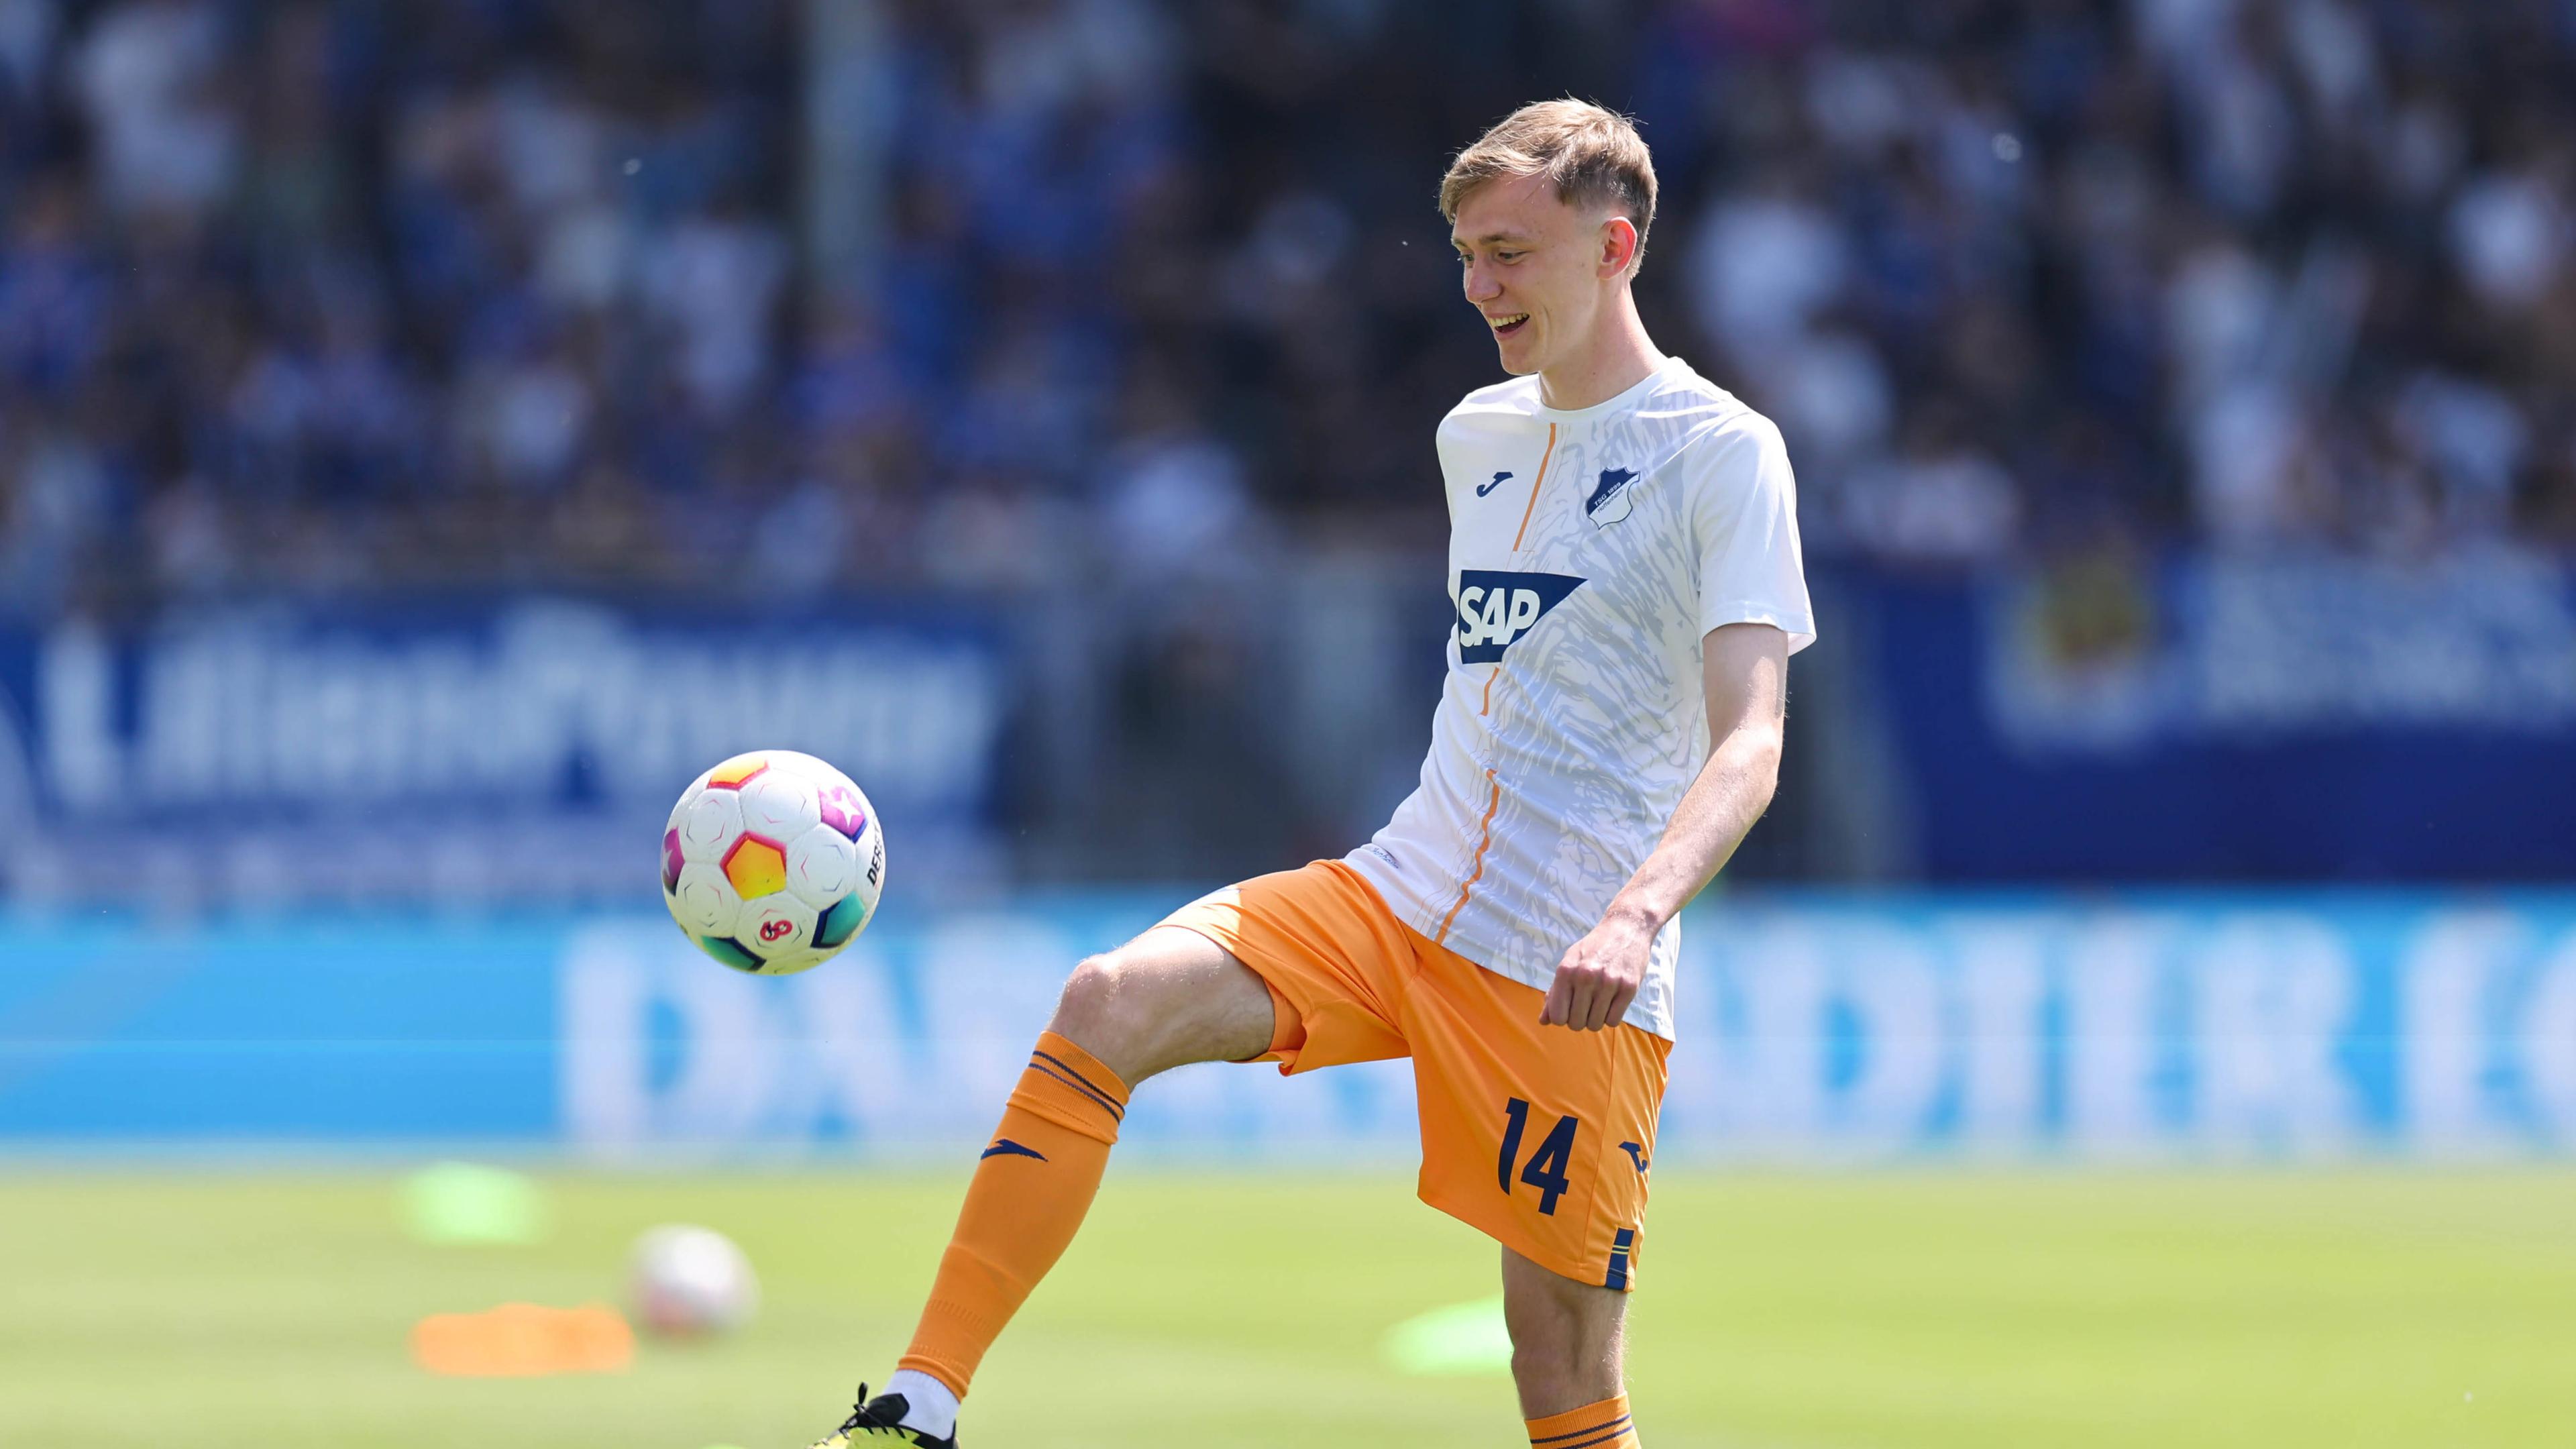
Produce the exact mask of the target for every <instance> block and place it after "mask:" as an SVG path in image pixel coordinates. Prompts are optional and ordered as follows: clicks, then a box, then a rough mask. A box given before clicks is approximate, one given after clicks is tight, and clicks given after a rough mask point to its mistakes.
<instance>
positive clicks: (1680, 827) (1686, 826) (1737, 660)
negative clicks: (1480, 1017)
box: [1539, 624, 1789, 1031]
mask: <svg viewBox="0 0 2576 1449" xmlns="http://www.w3.org/2000/svg"><path fill="white" fill-rule="evenodd" d="M1700 688H1701V691H1702V692H1703V693H1704V694H1705V695H1706V696H1707V699H1708V733H1709V745H1710V749H1709V755H1708V763H1707V764H1705V765H1702V766H1701V767H1700V772H1699V778H1697V779H1695V780H1693V781H1692V782H1691V787H1690V789H1689V791H1688V792H1686V793H1685V794H1684V795H1683V796H1682V803H1681V805H1680V807H1679V808H1677V809H1676V810H1674V811H1673V818H1672V820H1671V822H1670V823H1669V824H1667V825H1666V826H1665V827H1664V837H1663V839H1662V840H1660V841H1658V842H1657V843H1656V845H1655V849H1654V853H1653V854H1651V855H1649V856H1647V857H1646V863H1645V864H1644V865H1641V866H1639V867H1637V873H1636V874H1635V875H1633V876H1630V877H1629V878H1628V883H1627V884H1626V885H1625V886H1622V887H1620V890H1619V894H1618V895H1616V896H1614V897H1612V898H1611V901H1610V908H1609V909H1608V910H1607V911H1605V912H1603V913H1602V916H1601V924H1599V925H1597V926H1594V927H1593V928H1592V931H1591V933H1590V934H1589V935H1587V936H1585V937H1584V938H1583V939H1582V940H1580V941H1577V942H1575V943H1574V944H1573V946H1571V947H1569V948H1568V949H1567V951H1566V953H1565V959H1564V960H1562V961H1560V962H1558V963H1557V967H1556V980H1555V982H1554V984H1553V985H1551V986H1550V987H1549V988H1548V993H1547V1005H1546V1007H1545V1009H1543V1010H1542V1011H1541V1012H1540V1013H1539V1021H1540V1023H1541V1024H1543V1025H1547V1026H1565V1027H1572V1028H1574V1029H1576V1030H1579V1031H1600V1030H1602V1029H1604V1028H1606V1027H1613V1026H1617V1025H1618V1024H1619V1022H1620V1019H1621V1018H1623V1017H1625V1016H1626V1015H1627V1014H1628V1004H1629V1003H1630V1002H1632V1001H1634V1000H1636V999H1637V988H1638V987H1639V986H1640V985H1641V984H1643V983H1644V981H1645V979H1646V960H1647V956H1648V954H1649V953H1650V952H1651V951H1652V950H1653V948H1654V944H1655V935H1656V933H1657V932H1659V931H1661V930H1663V928H1664V923H1665V922H1667V921H1669V920H1671V919H1672V918H1673V916H1674V914H1675V913H1676V912H1678V911H1680V910H1681V908H1682V907H1683V906H1684V905H1685V904H1687V903H1688V902H1689V900H1690V898H1691V897H1693V896H1695V895H1698V894H1699V892H1700V889H1701V888H1702V887H1703V886H1706V885H1707V884H1708V883H1709V882H1710V881H1712V880H1714V879H1716V878H1717V873H1718V871H1719V870H1721V869H1723V868H1724V867H1725V865H1726V862H1727V859H1728V857H1730V856H1732V855H1734V854H1735V847H1736V846H1738V845H1740V844H1742V843H1743V841H1744V837H1745V834H1746V833H1747V832H1748V831H1750V830H1752V828H1753V822H1754V821H1756V820H1759V819H1761V818H1762V812H1763V811H1764V810H1766V809H1768V808H1770V805H1771V792H1772V790H1773V789H1774V788H1775V787H1776V786H1777V785H1778V784H1779V782H1780V744H1781V734H1782V729H1783V726H1784V724H1785V722H1786V719H1787V701H1788V693H1789V636H1788V635H1787V634H1785V633H1783V632H1782V631H1781V630H1779V629H1777V628H1774V627H1773V626H1771V625H1769V624H1727V625H1723V626H1721V627H1719V628H1716V629H1712V630H1710V631H1709V632H1708V636H1707V637H1706V638H1704V639H1702V640H1701V641H1700Z"/></svg>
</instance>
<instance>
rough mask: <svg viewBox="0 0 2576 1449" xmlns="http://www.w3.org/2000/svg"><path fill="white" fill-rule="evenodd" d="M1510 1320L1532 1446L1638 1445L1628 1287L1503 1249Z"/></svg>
mask: <svg viewBox="0 0 2576 1449" xmlns="http://www.w3.org/2000/svg"><path fill="white" fill-rule="evenodd" d="M1503 1321H1504V1323H1505V1324H1506V1325H1507V1326H1508V1327H1509V1328H1510V1329H1511V1334H1512V1379H1513V1381H1514V1382H1515V1383H1516V1384H1518V1385H1519V1388H1520V1394H1521V1417H1522V1418H1524V1419H1526V1420H1528V1421H1529V1438H1530V1444H1531V1446H1532V1449H1635V1446H1636V1445H1637V1444H1638V1442H1639V1441H1638V1438H1637V1428H1636V1424H1635V1423H1634V1422H1633V1421H1632V1420H1630V1418H1629V1417H1628V1395H1627V1390H1626V1387H1625V1383H1626V1380H1625V1377H1624V1375H1623V1372H1622V1363H1621V1360H1622V1357H1623V1355H1624V1352H1625V1348H1626V1327H1627V1321H1628V1295H1627V1294H1625V1293H1622V1292H1620V1291H1618V1290H1617V1289H1614V1288H1603V1287H1600V1286H1598V1285H1596V1284H1591V1283H1578V1282H1576V1281H1574V1280H1573V1279H1571V1278H1568V1277H1565V1276H1563V1275H1561V1274H1558V1273H1554V1272H1551V1271H1549V1270H1548V1269H1545V1268H1542V1267H1540V1266H1539V1265H1538V1264H1536V1263H1533V1262H1531V1261H1530V1260H1529V1259H1527V1258H1524V1257H1522V1256H1521V1255H1520V1254H1518V1253H1515V1252H1513V1251H1512V1250H1511V1249H1509V1248H1505V1249H1503Z"/></svg>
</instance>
